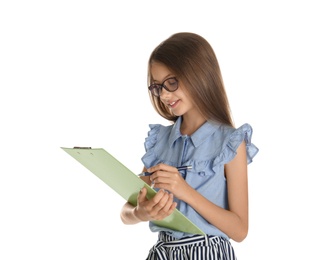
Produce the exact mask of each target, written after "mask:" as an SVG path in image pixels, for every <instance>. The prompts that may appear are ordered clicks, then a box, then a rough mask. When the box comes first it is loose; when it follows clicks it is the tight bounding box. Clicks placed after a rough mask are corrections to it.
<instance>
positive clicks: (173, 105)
mask: <svg viewBox="0 0 316 260" xmlns="http://www.w3.org/2000/svg"><path fill="white" fill-rule="evenodd" d="M178 102H179V100H177V101H173V102H170V103H169V104H168V105H169V107H171V108H174V107H175V106H176V105H177V104H178Z"/></svg>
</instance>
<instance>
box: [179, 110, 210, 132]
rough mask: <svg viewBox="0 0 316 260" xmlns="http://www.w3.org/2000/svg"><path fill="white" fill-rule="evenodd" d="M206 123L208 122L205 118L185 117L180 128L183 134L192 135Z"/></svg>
mask: <svg viewBox="0 0 316 260" xmlns="http://www.w3.org/2000/svg"><path fill="white" fill-rule="evenodd" d="M205 122H206V119H205V118H203V117H202V116H194V117H193V116H192V117H188V116H185V115H183V116H182V123H181V127H180V131H181V134H183V135H192V134H193V133H194V132H195V131H196V130H197V129H199V128H200V127H201V126H202V125H203V124H204V123H205Z"/></svg>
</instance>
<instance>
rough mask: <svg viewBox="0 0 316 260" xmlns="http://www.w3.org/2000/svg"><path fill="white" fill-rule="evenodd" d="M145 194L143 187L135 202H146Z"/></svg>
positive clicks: (145, 190)
mask: <svg viewBox="0 0 316 260" xmlns="http://www.w3.org/2000/svg"><path fill="white" fill-rule="evenodd" d="M146 194H147V189H146V188H145V187H143V188H142V189H141V190H140V192H139V193H138V196H137V201H138V203H141V202H144V201H146V200H147V199H146Z"/></svg>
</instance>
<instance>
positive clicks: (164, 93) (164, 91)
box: [160, 88, 171, 99]
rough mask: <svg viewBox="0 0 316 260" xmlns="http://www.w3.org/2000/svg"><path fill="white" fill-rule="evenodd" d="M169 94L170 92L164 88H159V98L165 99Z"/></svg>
mask: <svg viewBox="0 0 316 260" xmlns="http://www.w3.org/2000/svg"><path fill="white" fill-rule="evenodd" d="M170 95H171V92H169V91H168V90H166V89H165V88H162V89H161V93H160V98H161V99H167V98H168V97H169V96H170Z"/></svg>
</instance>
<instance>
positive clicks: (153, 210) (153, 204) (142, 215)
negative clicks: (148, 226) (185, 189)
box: [135, 188, 177, 221]
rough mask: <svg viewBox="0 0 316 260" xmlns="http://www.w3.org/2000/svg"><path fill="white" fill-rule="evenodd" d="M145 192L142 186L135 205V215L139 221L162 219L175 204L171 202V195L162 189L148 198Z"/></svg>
mask: <svg viewBox="0 0 316 260" xmlns="http://www.w3.org/2000/svg"><path fill="white" fill-rule="evenodd" d="M146 194H147V189H146V188H142V189H141V191H140V192H139V194H138V197H137V206H136V207H135V216H136V217H137V218H138V219H140V220H141V221H151V220H162V219H164V218H166V217H167V216H169V215H170V214H171V213H172V212H173V211H174V209H175V208H176V206H177V203H176V202H173V195H172V194H170V193H168V192H166V191H164V190H162V189H161V190H159V191H158V192H157V194H156V195H155V196H154V197H153V198H151V199H150V200H148V199H147V198H146Z"/></svg>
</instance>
